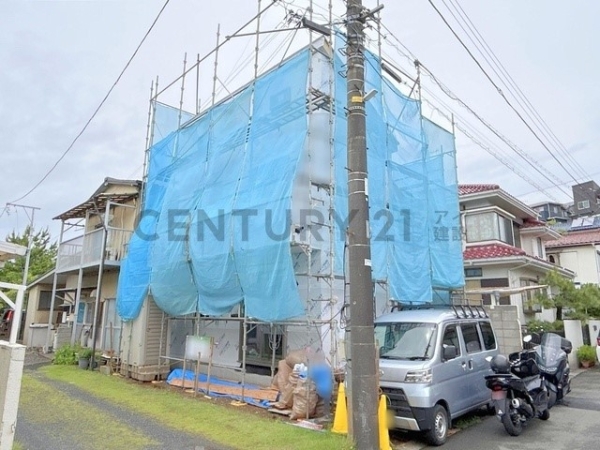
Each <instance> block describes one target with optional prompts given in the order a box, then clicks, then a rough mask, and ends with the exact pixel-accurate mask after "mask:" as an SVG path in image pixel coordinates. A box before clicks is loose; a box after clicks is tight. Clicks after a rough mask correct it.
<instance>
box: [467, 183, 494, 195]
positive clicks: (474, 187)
mask: <svg viewBox="0 0 600 450" xmlns="http://www.w3.org/2000/svg"><path fill="white" fill-rule="evenodd" d="M496 189H500V186H498V185H497V184H459V185H458V195H467V194H476V193H478V192H487V191H495V190H496Z"/></svg>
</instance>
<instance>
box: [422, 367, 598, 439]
mask: <svg viewBox="0 0 600 450" xmlns="http://www.w3.org/2000/svg"><path fill="white" fill-rule="evenodd" d="M571 387H572V391H571V393H570V394H569V395H567V397H566V400H565V404H564V405H557V406H555V407H554V408H552V409H551V410H550V420H548V421H547V422H543V421H541V420H539V419H535V420H532V421H530V422H529V424H528V426H527V427H526V428H525V429H524V430H523V433H522V434H521V435H520V436H517V437H513V436H509V435H508V433H506V431H505V430H504V427H503V426H502V423H500V421H499V420H498V419H496V418H495V417H489V418H487V419H486V420H484V421H483V422H482V423H481V424H478V425H475V426H473V427H470V428H468V429H466V430H464V431H462V432H460V433H457V434H456V435H454V436H452V437H450V438H449V439H448V441H447V442H446V444H445V445H444V446H443V447H441V449H443V450H470V449H481V450H513V449H514V450H593V449H598V448H600V367H596V368H593V369H590V370H587V371H585V372H582V373H580V374H579V375H577V376H576V377H575V378H573V380H572V382H571ZM426 448H438V447H426Z"/></svg>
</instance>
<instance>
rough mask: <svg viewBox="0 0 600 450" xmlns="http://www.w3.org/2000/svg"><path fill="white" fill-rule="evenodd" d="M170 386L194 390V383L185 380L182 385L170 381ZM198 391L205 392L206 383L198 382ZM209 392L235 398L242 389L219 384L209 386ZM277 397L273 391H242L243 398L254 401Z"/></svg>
mask: <svg viewBox="0 0 600 450" xmlns="http://www.w3.org/2000/svg"><path fill="white" fill-rule="evenodd" d="M170 384H171V386H177V387H185V388H189V389H194V381H193V380H185V382H184V383H183V384H182V382H181V380H180V379H179V380H177V379H176V380H172V381H171V382H170ZM198 389H203V390H206V382H200V381H199V382H198ZM210 392H211V393H212V392H214V393H215V394H225V395H232V396H236V397H241V396H242V387H241V386H223V385H220V384H213V383H211V384H210ZM277 395H279V391H276V390H273V389H248V388H246V389H244V397H250V398H254V399H256V400H267V401H269V402H275V401H277Z"/></svg>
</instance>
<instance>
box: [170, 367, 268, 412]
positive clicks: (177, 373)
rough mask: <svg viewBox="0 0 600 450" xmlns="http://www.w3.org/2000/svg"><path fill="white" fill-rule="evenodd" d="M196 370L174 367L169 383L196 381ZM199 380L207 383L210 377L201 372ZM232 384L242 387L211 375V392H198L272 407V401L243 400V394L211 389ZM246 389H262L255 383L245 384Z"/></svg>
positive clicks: (263, 406) (247, 398) (203, 390)
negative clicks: (230, 393) (218, 391)
mask: <svg viewBox="0 0 600 450" xmlns="http://www.w3.org/2000/svg"><path fill="white" fill-rule="evenodd" d="M194 376H195V374H194V372H192V371H190V370H186V371H185V373H184V372H183V370H182V369H174V370H173V371H172V372H171V373H170V374H169V376H168V377H167V383H168V384H172V383H173V381H174V380H183V379H185V380H187V381H192V382H193V381H194ZM198 381H199V382H201V383H206V382H207V381H208V377H207V376H206V375H205V374H203V373H201V374H199V375H198ZM213 385H214V386H231V387H236V388H239V387H241V383H235V382H233V381H226V380H221V379H220V378H216V377H212V376H211V377H210V384H209V387H208V388H209V392H206V389H198V392H203V393H205V394H208V395H213V396H215V397H227V398H232V399H234V400H239V401H244V402H246V403H248V404H251V405H254V406H260V407H261V408H270V407H271V402H268V401H267V400H257V399H255V398H252V397H244V398H243V400H242V396H241V395H228V394H219V393H216V392H214V391H212V390H210V386H213ZM245 388H246V389H256V390H259V389H262V388H261V387H260V386H256V385H253V384H246V385H245Z"/></svg>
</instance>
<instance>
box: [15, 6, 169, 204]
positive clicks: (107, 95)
mask: <svg viewBox="0 0 600 450" xmlns="http://www.w3.org/2000/svg"><path fill="white" fill-rule="evenodd" d="M170 1H171V0H166V1H165V3H164V5H163V6H162V8H161V9H160V11H159V12H158V14H157V16H156V18H155V19H154V21H153V22H152V25H150V28H148V31H146V34H145V35H144V37H143V38H142V40H141V41H140V43H139V44H138V46H137V48H136V49H135V51H134V52H133V54H132V55H131V57H130V58H129V60H128V61H127V64H125V67H123V70H121V73H120V74H119V76H118V77H117V79H116V80H115V82H114V83H113V85H112V86H111V87H110V89H109V90H108V92H107V93H106V95H105V96H104V98H103V99H102V101H101V102H100V104H99V105H98V107H97V108H96V110H95V111H94V112H93V113H92V116H91V117H90V118H89V119H88V121H87V122H86V123H85V125H84V126H83V128H82V129H81V131H80V132H79V133H78V134H77V136H75V139H73V141H72V142H71V144H70V145H69V146H68V147H67V149H66V150H65V151H64V152H63V154H62V155H61V156H60V158H58V159H57V160H56V162H55V163H54V164H53V165H52V167H51V168H50V169H49V170H48V171H47V172H46V174H45V175H44V176H43V177H42V179H41V180H40V181H38V182H37V183H36V184H35V185H34V186H33V187H32V188H31V189H30V190H29V191H27V192H26V193H25V194H24V195H22V196H21V197H19V198H17V199H15V200H13V201H12V202H13V203H14V202H18V201H20V200H23V199H24V198H25V197H27V196H28V195H29V194H31V193H32V192H33V191H35V190H36V189H37V188H38V187H39V186H40V185H41V184H42V183H43V182H44V181H46V179H47V178H48V177H49V176H50V174H51V173H52V172H53V171H54V169H56V167H57V166H58V165H59V164H60V162H61V161H62V160H63V159H64V157H65V156H67V154H68V153H69V152H70V151H71V149H72V148H73V146H74V145H75V143H76V142H77V141H78V140H79V138H80V137H81V135H83V133H84V132H85V130H87V128H88V126H89V125H90V123H91V122H92V120H94V118H95V117H96V115H97V114H98V112H99V111H100V109H101V108H102V106H103V105H104V103H105V102H106V100H107V99H108V97H109V96H110V94H111V93H112V91H113V90H114V89H115V87H116V86H117V84H118V83H119V81H121V78H122V77H123V74H124V73H125V71H126V70H127V69H128V68H129V65H130V64H131V62H132V61H133V58H135V56H136V55H137V53H138V51H139V50H140V48H141V47H142V45H143V43H144V41H145V40H146V38H147V37H148V35H149V34H150V32H151V31H152V29H153V28H154V25H156V22H158V19H159V18H160V16H161V15H162V13H163V11H164V10H165V8H166V7H167V5H168V4H169V2H170Z"/></svg>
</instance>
